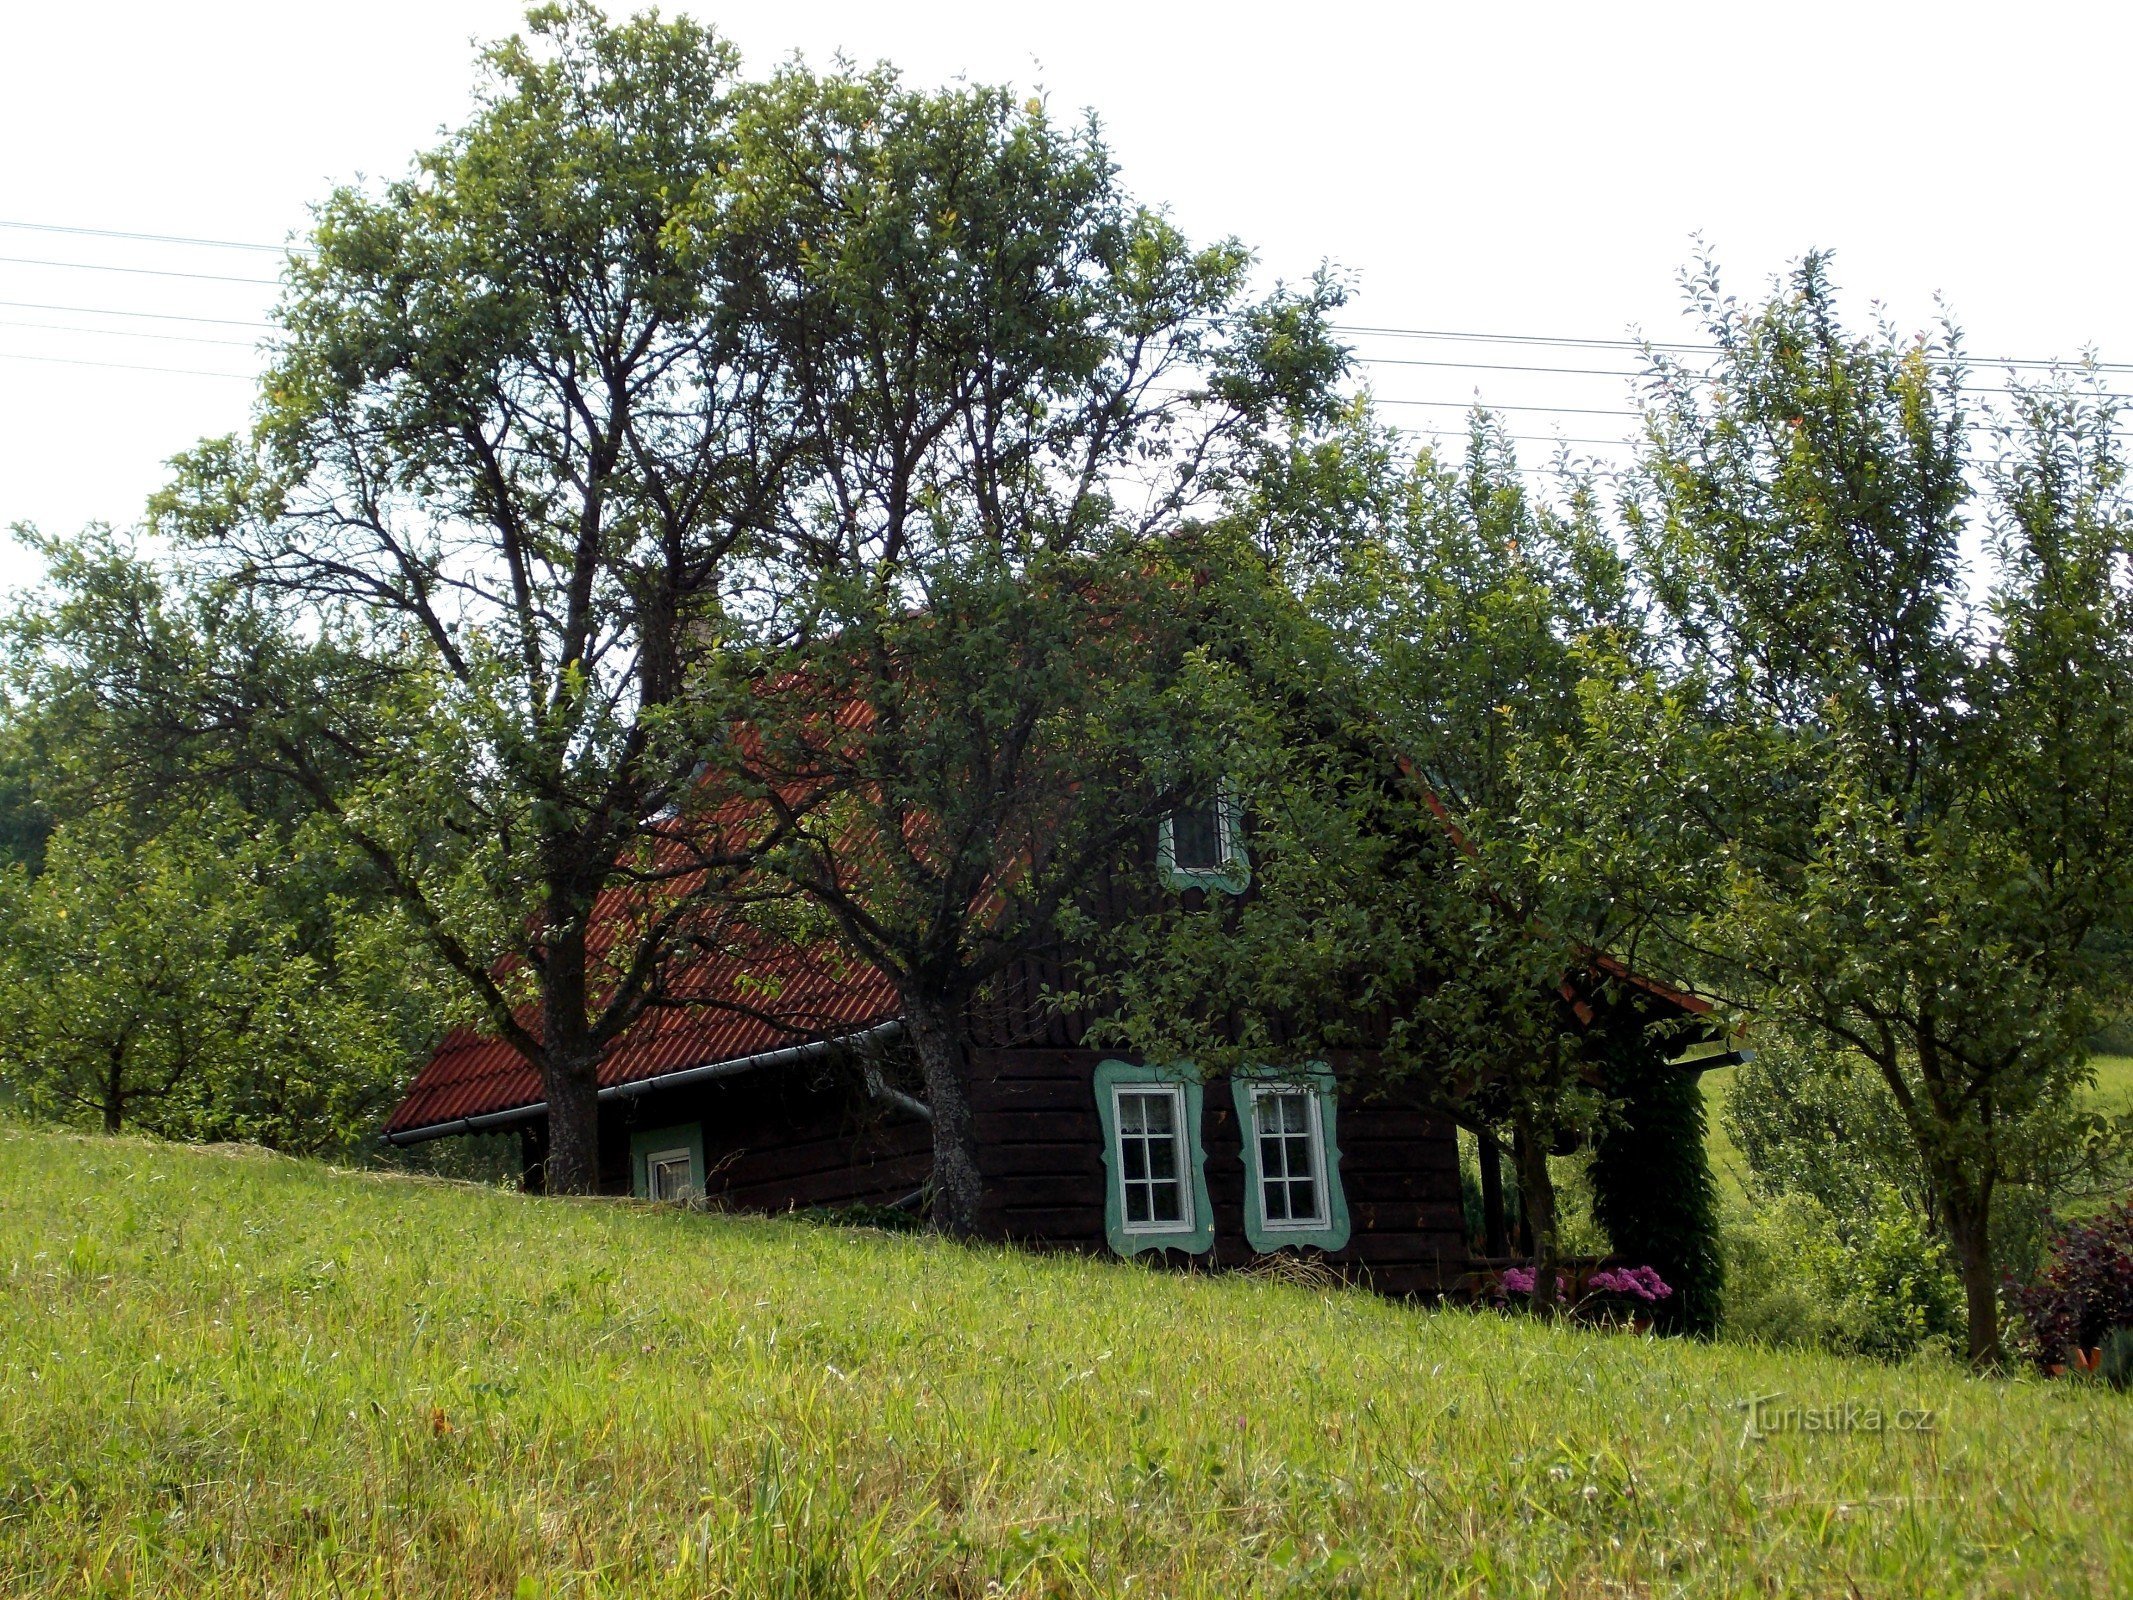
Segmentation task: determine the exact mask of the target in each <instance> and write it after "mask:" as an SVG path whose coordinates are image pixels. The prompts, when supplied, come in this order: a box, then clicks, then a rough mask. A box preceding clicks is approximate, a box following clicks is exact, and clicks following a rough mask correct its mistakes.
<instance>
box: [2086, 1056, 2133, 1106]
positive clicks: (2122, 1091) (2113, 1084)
mask: <svg viewBox="0 0 2133 1600" xmlns="http://www.w3.org/2000/svg"><path fill="white" fill-rule="evenodd" d="M2089 1065H2090V1066H2092V1067H2094V1068H2095V1069H2096V1088H2095V1091H2094V1092H2095V1097H2096V1103H2097V1104H2098V1105H2099V1106H2101V1107H2103V1108H2104V1109H2105V1110H2108V1111H2112V1112H2120V1111H2133V1056H2090V1057H2089Z"/></svg>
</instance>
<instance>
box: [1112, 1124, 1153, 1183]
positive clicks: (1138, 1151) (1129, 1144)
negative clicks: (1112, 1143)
mask: <svg viewBox="0 0 2133 1600" xmlns="http://www.w3.org/2000/svg"><path fill="white" fill-rule="evenodd" d="M1118 1159H1119V1170H1120V1171H1121V1172H1123V1173H1124V1174H1125V1175H1126V1181H1127V1182H1128V1183H1140V1182H1142V1181H1144V1180H1145V1179H1146V1178H1147V1176H1148V1141H1147V1140H1145V1139H1143V1138H1141V1137H1140V1136H1139V1135H1138V1134H1134V1135H1129V1136H1127V1137H1125V1138H1122V1139H1120V1140H1119V1141H1118Z"/></svg>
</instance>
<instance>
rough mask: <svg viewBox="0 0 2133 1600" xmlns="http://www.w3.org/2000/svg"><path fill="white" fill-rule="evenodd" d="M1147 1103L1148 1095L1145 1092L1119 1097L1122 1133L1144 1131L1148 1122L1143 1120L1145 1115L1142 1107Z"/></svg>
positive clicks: (1119, 1120)
mask: <svg viewBox="0 0 2133 1600" xmlns="http://www.w3.org/2000/svg"><path fill="white" fill-rule="evenodd" d="M1147 1104H1148V1097H1147V1096H1146V1095H1144V1094H1122V1095H1120V1096H1119V1097H1118V1131H1119V1132H1120V1133H1140V1132H1142V1131H1144V1130H1145V1128H1146V1127H1147V1124H1146V1123H1145V1122H1144V1121H1143V1120H1142V1119H1143V1115H1144V1112H1143V1109H1142V1108H1143V1107H1145V1106H1146V1105H1147Z"/></svg>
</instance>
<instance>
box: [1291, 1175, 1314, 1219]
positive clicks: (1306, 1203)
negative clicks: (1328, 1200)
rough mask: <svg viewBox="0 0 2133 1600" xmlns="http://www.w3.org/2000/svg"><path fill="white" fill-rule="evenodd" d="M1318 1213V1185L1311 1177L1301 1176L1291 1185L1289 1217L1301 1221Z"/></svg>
mask: <svg viewBox="0 0 2133 1600" xmlns="http://www.w3.org/2000/svg"><path fill="white" fill-rule="evenodd" d="M1317 1215H1318V1185H1317V1184H1315V1183H1313V1182H1312V1181H1311V1180H1310V1179H1309V1178H1300V1179H1298V1180H1297V1181H1296V1182H1294V1183H1292V1184H1290V1185H1289V1217H1290V1219H1291V1220H1292V1221H1301V1220H1303V1219H1304V1218H1306V1217H1315V1216H1317Z"/></svg>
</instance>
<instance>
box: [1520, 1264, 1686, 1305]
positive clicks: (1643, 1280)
mask: <svg viewBox="0 0 2133 1600" xmlns="http://www.w3.org/2000/svg"><path fill="white" fill-rule="evenodd" d="M1530 1277H1531V1274H1528V1278H1529V1279H1530ZM1505 1281H1506V1282H1507V1283H1508V1281H1509V1274H1506V1275H1505ZM1585 1287H1586V1288H1587V1289H1588V1290H1590V1291H1592V1292H1593V1293H1595V1294H1622V1295H1628V1296H1630V1297H1631V1298H1632V1299H1636V1300H1642V1301H1644V1302H1645V1303H1646V1304H1647V1305H1649V1304H1651V1303H1653V1302H1655V1301H1659V1300H1664V1299H1666V1298H1667V1297H1668V1296H1669V1295H1671V1294H1673V1292H1674V1291H1673V1290H1672V1289H1671V1288H1669V1287H1668V1285H1667V1282H1666V1280H1665V1279H1664V1278H1662V1277H1660V1276H1659V1272H1658V1269H1657V1268H1655V1267H1610V1268H1609V1269H1608V1270H1607V1271H1605V1272H1595V1273H1594V1274H1593V1275H1592V1276H1591V1277H1589V1278H1587V1279H1586V1280H1585Z"/></svg>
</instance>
